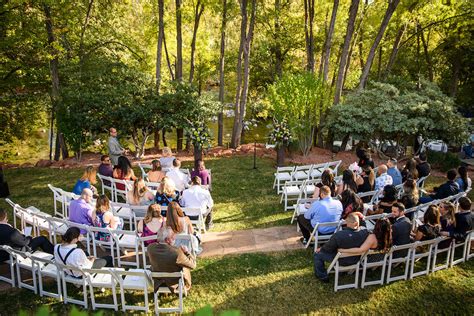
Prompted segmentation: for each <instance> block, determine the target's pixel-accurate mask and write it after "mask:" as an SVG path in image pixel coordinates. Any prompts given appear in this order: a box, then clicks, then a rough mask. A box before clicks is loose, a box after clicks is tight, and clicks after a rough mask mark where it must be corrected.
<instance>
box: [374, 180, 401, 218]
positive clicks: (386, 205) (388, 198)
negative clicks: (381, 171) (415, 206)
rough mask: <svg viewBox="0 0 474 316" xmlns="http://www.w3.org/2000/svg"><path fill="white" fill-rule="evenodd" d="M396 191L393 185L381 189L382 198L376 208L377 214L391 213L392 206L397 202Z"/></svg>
mask: <svg viewBox="0 0 474 316" xmlns="http://www.w3.org/2000/svg"><path fill="white" fill-rule="evenodd" d="M397 194H398V192H397V189H395V187H394V186H393V185H386V186H385V187H384V188H383V197H382V198H381V199H380V202H379V204H378V205H377V208H376V209H378V210H379V213H388V214H390V213H391V212H392V206H393V204H395V203H396V202H397Z"/></svg>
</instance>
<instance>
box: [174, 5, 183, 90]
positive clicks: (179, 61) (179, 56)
mask: <svg viewBox="0 0 474 316" xmlns="http://www.w3.org/2000/svg"><path fill="white" fill-rule="evenodd" d="M175 1H176V80H178V81H181V80H182V79H183V34H182V31H181V25H182V23H181V1H182V0H175Z"/></svg>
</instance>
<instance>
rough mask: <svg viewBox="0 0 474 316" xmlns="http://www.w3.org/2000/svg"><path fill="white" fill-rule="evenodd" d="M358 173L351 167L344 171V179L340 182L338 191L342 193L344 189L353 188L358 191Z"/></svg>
mask: <svg viewBox="0 0 474 316" xmlns="http://www.w3.org/2000/svg"><path fill="white" fill-rule="evenodd" d="M356 180H357V175H356V174H355V173H354V172H353V171H352V170H349V169H346V170H344V172H343V173H342V181H341V182H340V183H339V184H338V186H337V189H336V193H337V195H339V194H341V193H342V192H343V191H344V190H347V189H351V190H352V191H354V192H356V193H357V183H356Z"/></svg>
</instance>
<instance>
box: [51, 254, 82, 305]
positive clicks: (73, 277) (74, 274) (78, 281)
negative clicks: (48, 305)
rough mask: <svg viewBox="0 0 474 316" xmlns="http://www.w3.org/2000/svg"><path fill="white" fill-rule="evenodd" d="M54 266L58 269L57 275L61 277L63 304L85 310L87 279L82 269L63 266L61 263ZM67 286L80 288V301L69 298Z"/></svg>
mask: <svg viewBox="0 0 474 316" xmlns="http://www.w3.org/2000/svg"><path fill="white" fill-rule="evenodd" d="M56 264H57V267H58V268H59V273H60V275H61V281H62V289H63V291H62V293H63V300H64V304H68V303H73V304H77V305H81V306H83V307H84V308H87V307H88V306H89V300H88V298H87V296H88V295H87V294H88V293H87V288H88V284H87V277H86V275H85V274H84V272H83V271H82V269H80V268H77V267H73V266H65V265H63V264H61V263H56ZM68 284H73V285H74V287H75V288H81V287H82V300H79V299H75V298H72V297H71V296H69V294H68V287H67V285H68Z"/></svg>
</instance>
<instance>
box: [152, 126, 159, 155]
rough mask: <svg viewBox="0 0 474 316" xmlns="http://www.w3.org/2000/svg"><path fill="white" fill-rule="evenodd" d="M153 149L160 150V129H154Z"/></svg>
mask: <svg viewBox="0 0 474 316" xmlns="http://www.w3.org/2000/svg"><path fill="white" fill-rule="evenodd" d="M153 147H155V149H156V150H160V129H159V128H155V130H154V135H153Z"/></svg>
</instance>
